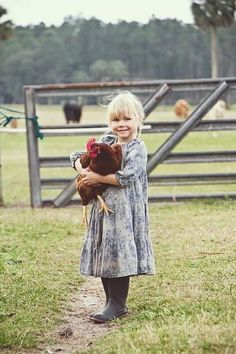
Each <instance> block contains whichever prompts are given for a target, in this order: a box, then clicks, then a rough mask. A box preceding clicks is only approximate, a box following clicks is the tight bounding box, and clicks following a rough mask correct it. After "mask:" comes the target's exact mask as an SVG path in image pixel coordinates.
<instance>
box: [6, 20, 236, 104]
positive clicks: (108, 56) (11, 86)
mask: <svg viewBox="0 0 236 354" xmlns="http://www.w3.org/2000/svg"><path fill="white" fill-rule="evenodd" d="M217 34H218V77H226V76H234V75H235V73H236V61H235V58H236V46H235V38H236V23H234V24H233V25H232V26H231V27H229V28H219V29H218V32H217ZM203 77H204V78H206V77H211V48H210V33H209V32H204V31H202V30H201V29H199V28H198V27H196V26H195V25H192V24H183V23H182V22H180V21H177V20H172V19H165V20H160V19H157V18H155V17H152V18H151V19H150V20H149V22H148V23H146V24H141V23H138V22H135V21H134V22H126V21H120V22H119V23H117V24H112V23H104V22H102V21H100V20H99V19H96V18H91V19H84V18H82V17H76V18H75V17H68V18H66V19H65V20H64V23H63V24H62V25H61V26H59V27H56V26H49V27H47V26H46V25H45V24H44V23H40V24H39V25H34V26H26V27H22V26H16V27H14V28H13V32H12V36H11V37H10V38H9V39H8V40H7V41H0V102H3V103H10V102H22V101H23V95H22V86H23V85H34V84H47V83H71V82H87V81H105V80H109V81H110V80H142V79H143V80H149V79H150V80H157V79H191V78H203Z"/></svg>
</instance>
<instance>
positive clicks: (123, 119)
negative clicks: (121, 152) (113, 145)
mask: <svg viewBox="0 0 236 354" xmlns="http://www.w3.org/2000/svg"><path fill="white" fill-rule="evenodd" d="M138 125H139V121H138V119H137V118H133V117H129V116H119V117H113V118H112V119H111V129H112V131H113V133H115V134H116V135H117V136H118V142H120V143H128V142H129V141H131V140H133V139H135V138H137V131H138Z"/></svg>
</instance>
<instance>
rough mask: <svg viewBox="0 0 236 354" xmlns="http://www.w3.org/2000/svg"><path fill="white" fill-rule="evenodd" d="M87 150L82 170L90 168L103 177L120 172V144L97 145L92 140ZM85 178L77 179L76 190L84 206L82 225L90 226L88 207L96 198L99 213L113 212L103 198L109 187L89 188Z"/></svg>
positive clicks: (82, 160)
mask: <svg viewBox="0 0 236 354" xmlns="http://www.w3.org/2000/svg"><path fill="white" fill-rule="evenodd" d="M86 149H87V151H86V153H85V154H83V155H82V156H81V158H80V163H81V165H82V168H89V169H90V170H91V171H93V172H95V173H98V174H100V175H103V176H105V175H108V174H112V173H115V172H116V171H118V170H120V168H121V161H122V148H121V146H120V145H119V144H114V145H108V144H104V143H97V142H96V140H95V139H94V138H91V139H89V140H88V142H87V145H86ZM83 177H84V176H83V175H80V176H79V177H77V179H76V188H77V191H78V193H79V195H80V197H81V200H82V205H83V220H82V223H81V224H86V225H88V218H87V205H88V203H89V202H90V201H91V200H92V199H94V198H96V197H97V198H98V199H99V201H100V203H101V206H100V209H99V212H100V211H104V212H105V213H106V214H107V215H108V212H113V211H112V210H111V209H109V208H108V206H107V205H106V203H105V202H104V200H103V199H102V197H101V195H102V193H103V192H104V191H105V190H106V189H107V188H108V186H109V185H106V184H101V185H98V186H87V185H85V183H84V182H83Z"/></svg>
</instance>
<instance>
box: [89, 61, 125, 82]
mask: <svg viewBox="0 0 236 354" xmlns="http://www.w3.org/2000/svg"><path fill="white" fill-rule="evenodd" d="M90 75H91V78H92V79H93V80H95V81H99V80H101V81H108V80H123V79H125V78H126V77H127V75H128V68H127V66H126V64H125V63H124V62H123V61H122V60H103V59H100V60H96V61H95V62H94V63H93V64H92V65H91V67H90Z"/></svg>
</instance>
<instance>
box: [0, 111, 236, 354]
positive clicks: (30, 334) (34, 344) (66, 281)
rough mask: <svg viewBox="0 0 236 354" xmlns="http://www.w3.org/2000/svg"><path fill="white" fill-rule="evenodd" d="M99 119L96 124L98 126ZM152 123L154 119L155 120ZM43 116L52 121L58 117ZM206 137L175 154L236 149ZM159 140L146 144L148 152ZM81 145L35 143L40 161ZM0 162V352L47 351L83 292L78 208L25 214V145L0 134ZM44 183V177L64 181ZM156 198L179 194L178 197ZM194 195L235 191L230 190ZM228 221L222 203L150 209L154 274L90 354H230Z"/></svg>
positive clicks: (232, 228)
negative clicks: (75, 295) (53, 333)
mask: <svg viewBox="0 0 236 354" xmlns="http://www.w3.org/2000/svg"><path fill="white" fill-rule="evenodd" d="M40 109H41V112H43V110H44V107H40ZM58 112H59V109H58ZM103 113H104V112H100V113H99V112H98V114H97V116H98V120H99V122H101V121H102V117H103ZM89 114H90V117H92V116H93V115H94V114H95V113H94V112H93V111H88V116H89ZM156 114H157V118H158V116H159V115H160V114H161V113H160V112H159V111H158V110H157V112H156ZM48 116H50V117H52V119H54V118H53V116H55V117H56V116H57V113H55V109H52V110H51V112H50V111H48ZM154 118H155V117H154ZM45 119H46V118H45ZM60 119H62V118H60ZM91 119H92V118H91ZM103 119H104V118H103ZM22 124H23V123H22V122H21V125H22ZM204 134H205V135H204ZM204 134H197V133H196V134H191V135H190V136H188V137H186V138H185V139H184V141H183V142H182V143H181V145H179V147H178V150H179V151H180V150H181V151H185V150H187V149H191V150H192V151H193V150H195V149H196V150H211V149H212V150H213V149H215V148H216V149H217V150H222V149H226V150H227V149H228V150H233V149H234V146H235V132H225V133H217V135H214V134H213V133H204ZM165 138H166V136H164V135H158V139H157V138H156V137H151V136H150V135H149V136H145V135H144V139H145V141H146V143H147V145H148V149H149V151H153V150H155V148H156V146H157V145H159V144H161V142H162V141H163V140H164V139H165ZM86 140H87V138H80V137H68V138H65V137H64V138H51V139H49V138H45V139H43V140H42V141H40V142H39V144H40V153H41V155H42V156H49V155H55V156H68V155H69V154H70V152H71V151H74V150H79V149H81V148H83V146H84V143H85V141H86ZM157 140H158V141H157ZM1 158H2V163H3V169H2V176H3V192H4V193H3V197H4V203H5V207H3V208H1V209H0V352H1V353H5V352H6V353H9V352H10V353H14V354H15V353H18V352H19V353H22V352H24V350H25V352H26V351H27V348H28V353H29V352H30V350H31V349H32V351H33V348H38V347H40V345H41V343H51V342H53V340H54V338H52V337H51V336H50V334H51V331H52V330H53V329H54V328H56V327H57V325H58V324H59V323H61V322H62V321H63V317H64V314H65V312H66V311H67V310H68V299H69V298H70V296H71V294H72V293H74V292H77V291H79V289H80V285H81V283H82V282H83V279H82V278H81V277H80V276H79V274H78V263H79V254H80V250H81V245H82V241H83V234H84V230H83V229H81V228H80V227H79V222H80V220H81V208H80V207H76V208H63V209H53V208H44V209H37V210H32V209H31V208H30V207H29V190H28V171H27V156H26V142H25V137H24V136H23V135H17V134H15V135H13V134H6V133H2V134H1ZM234 165H235V164H233V163H232V164H227V165H220V164H209V165H205V166H203V165H195V166H193V165H185V166H177V165H172V166H171V165H170V166H165V165H161V166H160V167H159V168H158V169H157V171H155V173H161V174H162V173H180V172H183V173H187V172H192V171H199V172H200V171H201V172H203V171H204V172H207V171H211V172H223V171H224V172H226V171H229V172H230V171H232V172H236V171H235V166H234ZM41 173H42V175H43V176H45V177H48V176H53V175H55V176H58V173H60V174H62V171H52V170H50V169H47V170H46V169H45V171H44V170H43V171H41ZM63 176H71V177H73V176H74V172H73V170H71V169H70V168H68V169H67V168H66V169H65V171H63ZM154 188H155V191H156V189H157V192H158V188H159V191H160V193H163V191H164V192H169V193H175V192H176V189H175V187H154ZM178 188H182V189H184V191H185V190H186V187H178ZM189 188H190V187H189ZM191 188H192V191H194V190H195V191H196V190H197V191H199V189H200V190H202V191H204V189H205V188H207V190H208V191H209V188H212V190H213V189H214V190H221V191H223V190H225V191H227V190H232V191H235V186H234V185H228V186H224V185H223V186H206V187H204V186H200V187H199V186H198V187H196V186H195V187H191ZM217 188H218V189H217ZM54 192H55V193H59V191H54ZM47 193H49V192H47V191H46V192H45V195H46V196H47ZM50 193H51V192H50ZM235 214H236V203H235V202H234V201H228V200H224V201H213V200H206V201H204V202H199V201H195V202H188V203H179V204H176V203H173V204H152V205H150V222H151V224H150V225H151V234H152V239H153V245H154V249H155V259H156V266H157V274H156V275H155V276H151V277H139V278H133V279H132V282H131V290H130V295H129V303H128V304H129V309H130V312H131V314H130V316H128V317H127V318H125V319H124V320H122V321H120V326H119V327H118V328H116V329H115V331H114V332H112V333H110V334H108V335H106V336H105V337H104V338H102V339H100V340H98V341H96V343H95V344H94V346H93V348H91V349H90V350H89V351H88V352H91V353H96V354H97V353H98V354H99V353H101V354H102V353H107V354H112V353H114V354H115V353H119V354H136V353H140V354H143V353H161V354H173V353H189V354H190V353H191V354H192V353H193V354H195V353H196V354H202V353H218V354H222V353H224V354H234V353H235V352H236V339H235V333H236V318H235V313H236V301H235V300H236V281H235V280H236V279H235V273H236V267H235V258H236V256H235V255H236V238H235V235H236V218H235ZM80 353H81V352H80ZM68 354H70V353H68Z"/></svg>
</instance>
